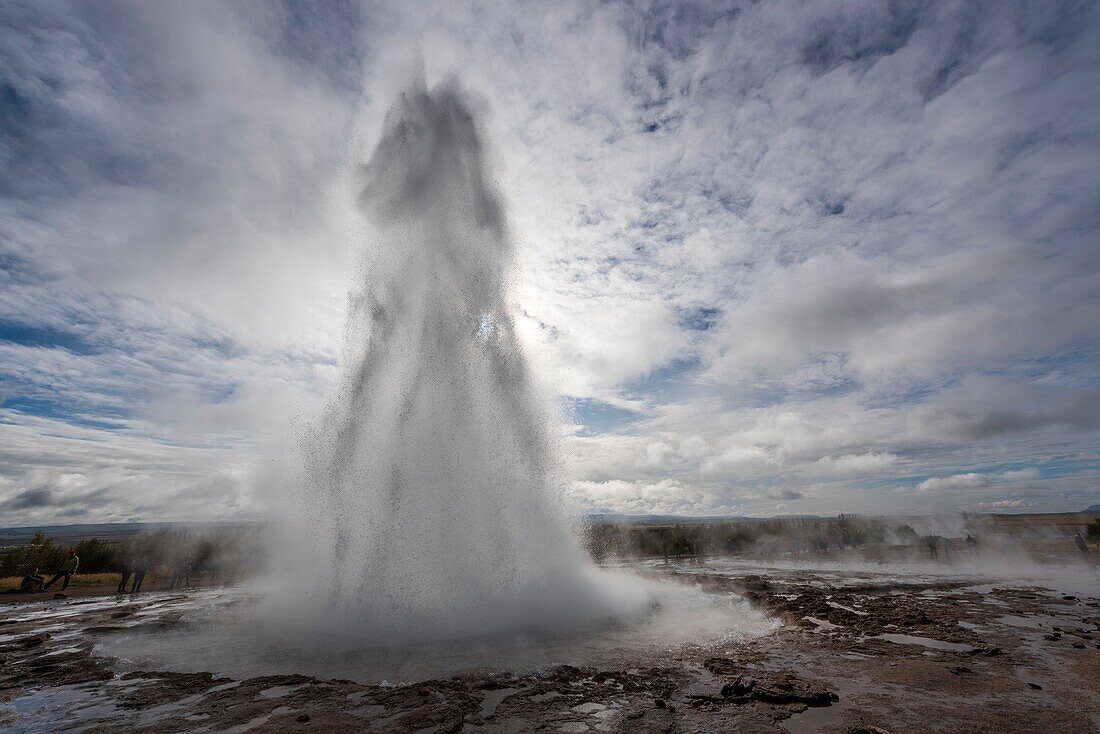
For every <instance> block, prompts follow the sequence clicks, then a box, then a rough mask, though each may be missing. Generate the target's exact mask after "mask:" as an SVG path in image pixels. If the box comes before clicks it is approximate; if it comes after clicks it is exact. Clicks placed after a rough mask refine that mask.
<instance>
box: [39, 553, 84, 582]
mask: <svg viewBox="0 0 1100 734" xmlns="http://www.w3.org/2000/svg"><path fill="white" fill-rule="evenodd" d="M79 567H80V556H78V555H77V554H76V548H70V549H69V557H68V558H66V559H65V560H64V561H63V562H62V564H61V569H60V570H59V571H58V572H57V573H55V574H54V576H53V578H52V579H50V580H49V581H47V582H46V585H45V586H43V587H42V590H43V591H45V590H46V589H48V588H50V586H52V585H53V582H54V581H57V580H58V579H59V578H61V577H62V576H64V577H65V583H63V584H62V585H61V590H62V591H64V590H65V589H67V588H69V581H70V580H71V579H72V577H73V574H74V573H76V569H77V568H79Z"/></svg>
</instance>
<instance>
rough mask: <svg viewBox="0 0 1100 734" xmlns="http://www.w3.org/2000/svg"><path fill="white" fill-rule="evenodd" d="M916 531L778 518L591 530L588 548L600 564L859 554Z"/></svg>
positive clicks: (847, 520) (859, 521) (857, 520)
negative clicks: (693, 557) (687, 558)
mask: <svg viewBox="0 0 1100 734" xmlns="http://www.w3.org/2000/svg"><path fill="white" fill-rule="evenodd" d="M916 537H917V534H916V533H915V532H914V531H913V529H912V528H909V527H908V526H902V527H899V528H892V527H890V526H888V525H886V524H884V523H882V522H879V521H877V520H875V519H871V518H861V517H844V516H842V517H838V518H829V519H817V518H777V519H774V520H765V521H748V522H746V521H734V522H729V521H727V522H715V523H691V524H687V523H685V524H672V525H663V524H643V523H638V524H625V523H616V524H610V523H608V524H604V523H600V524H589V525H587V526H586V527H585V528H584V531H583V539H584V545H585V547H586V548H587V549H588V552H589V553H590V554H591V555H592V557H593V558H595V559H596V560H603V559H605V558H608V557H623V558H635V557H653V556H666V555H668V556H686V555H696V554H705V555H714V554H723V555H725V554H740V553H748V552H753V553H764V554H789V553H802V552H811V551H812V552H817V553H821V552H825V551H828V550H830V549H841V548H858V547H861V546H865V545H870V544H877V543H883V542H886V541H887V540H888V539H898V538H904V540H903V541H902V542H912V539H915V538H916Z"/></svg>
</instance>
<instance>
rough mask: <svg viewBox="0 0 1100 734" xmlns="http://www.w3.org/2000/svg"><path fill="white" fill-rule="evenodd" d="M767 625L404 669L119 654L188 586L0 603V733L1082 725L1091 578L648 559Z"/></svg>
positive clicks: (1097, 593) (1094, 706)
mask: <svg viewBox="0 0 1100 734" xmlns="http://www.w3.org/2000/svg"><path fill="white" fill-rule="evenodd" d="M643 572H645V573H651V574H654V575H659V576H661V577H663V578H668V577H673V578H676V579H677V580H679V581H682V582H683V583H685V584H696V585H701V586H703V587H704V588H706V589H710V590H713V591H715V592H727V591H736V592H738V593H740V594H742V595H744V596H746V597H748V598H749V599H751V600H752V602H753V603H754V604H755V605H757V606H758V607H759V608H761V609H763V610H765V611H767V612H768V613H769V614H771V615H774V616H775V617H777V618H779V619H780V620H782V621H783V623H784V624H783V625H782V626H781V627H779V628H778V629H777V630H776V631H775V632H773V633H771V634H769V635H766V636H763V637H758V638H755V639H752V640H749V641H744V642H737V643H733V642H731V643H725V644H720V645H714V646H709V647H706V646H687V647H684V648H680V649H676V650H674V651H671V652H669V651H662V652H660V654H643V655H639V657H638V660H637V661H636V665H634V664H631V665H620V666H612V667H599V668H597V667H576V666H570V665H557V666H549V667H545V668H542V669H540V670H537V671H535V672H528V673H523V674H519V673H508V672H482V673H468V674H464V675H459V676H454V677H450V678H446V679H439V680H427V681H421V682H417V683H411V684H406V685H366V684H362V683H356V682H352V681H349V680H321V679H317V678H312V677H307V676H302V675H272V676H263V677H255V678H248V679H243V680H235V679H231V678H228V677H222V676H218V675H216V674H212V673H179V672H169V671H157V670H126V669H124V666H120V665H118V661H116V660H114V659H112V658H109V657H102V656H99V655H97V654H96V653H95V646H96V644H97V641H99V640H102V639H103V638H104V637H105V636H109V635H116V634H133V633H135V632H149V633H152V634H156V633H157V632H159V631H163V630H169V629H172V628H173V627H175V626H176V625H178V624H180V623H181V620H184V621H185V619H186V611H187V608H188V607H187V604H188V601H189V600H188V593H187V592H185V593H172V592H158V593H155V594H150V595H146V596H142V597H135V598H131V597H118V598H110V597H105V598H95V597H88V598H76V599H64V600H51V601H45V602H42V601H36V602H31V603H23V604H5V605H3V606H0V730H2V731H13V732H54V731H87V732H112V733H118V732H164V731H180V732H183V731H189V732H234V733H235V732H245V731H256V732H342V731H348V732H353V731H354V732H359V731H363V732H391V731H392V732H422V733H428V732H458V731H462V732H528V731H548V732H605V731H607V732H619V731H621V732H638V733H644V732H761V733H765V734H766V733H768V732H845V733H847V734H868V733H874V732H890V733H897V732H998V733H1001V732H1036V731H1042V732H1044V734H1054V733H1055V732H1074V733H1075V734H1076V733H1080V732H1097V731H1100V579H1098V580H1097V583H1096V584H1095V585H1092V584H1090V582H1089V579H1090V577H1089V576H1088V575H1086V576H1085V577H1084V578H1085V583H1084V587H1083V588H1085V589H1086V590H1087V591H1088V593H1087V594H1085V593H1082V592H1081V591H1080V587H1081V584H1080V583H1079V584H1078V585H1077V586H1076V587H1074V593H1067V591H1066V589H1065V588H1061V589H1059V584H1044V583H1042V582H1031V583H1021V582H1013V583H1008V582H1004V581H998V580H996V579H981V578H975V577H973V576H970V577H965V578H953V577H951V576H947V575H942V574H938V575H922V574H919V573H918V574H909V575H903V576H894V575H886V574H883V573H879V572H874V571H866V572H838V571H835V570H830V571H822V570H816V571H815V570H807V569H802V568H767V569H765V568H762V567H754V566H752V565H749V564H723V563H721V562H713V563H711V564H705V565H702V566H690V567H687V566H685V567H667V568H666V567H660V566H650V567H646V568H644V569H643Z"/></svg>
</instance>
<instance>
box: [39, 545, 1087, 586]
mask: <svg viewBox="0 0 1100 734" xmlns="http://www.w3.org/2000/svg"><path fill="white" fill-rule="evenodd" d="M1073 542H1074V543H1076V544H1077V550H1079V551H1080V552H1081V557H1082V558H1084V559H1085V560H1086V561H1088V560H1091V556H1092V551H1090V550H1089V544H1088V543H1086V542H1085V539H1084V538H1082V537H1081V533H1074V534H1073ZM47 586H49V584H47Z"/></svg>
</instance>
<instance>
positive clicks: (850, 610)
mask: <svg viewBox="0 0 1100 734" xmlns="http://www.w3.org/2000/svg"><path fill="white" fill-rule="evenodd" d="M825 603H826V604H828V605H829V606H831V607H832V608H833V609H843V610H844V611H846V612H851V613H852V614H858V615H859V616H861V617H866V616H867V612H861V611H860V610H858V609H853V608H852V607H846V606H844V605H843V604H837V603H836V602H835V601H827V602H825Z"/></svg>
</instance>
